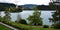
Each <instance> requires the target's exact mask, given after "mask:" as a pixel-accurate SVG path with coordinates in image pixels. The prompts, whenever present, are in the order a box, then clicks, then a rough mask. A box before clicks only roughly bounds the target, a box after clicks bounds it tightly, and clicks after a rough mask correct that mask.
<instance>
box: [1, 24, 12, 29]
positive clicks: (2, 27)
mask: <svg viewBox="0 0 60 30" xmlns="http://www.w3.org/2000/svg"><path fill="white" fill-rule="evenodd" d="M0 30H11V29H10V28H8V27H6V26H3V25H1V24H0Z"/></svg>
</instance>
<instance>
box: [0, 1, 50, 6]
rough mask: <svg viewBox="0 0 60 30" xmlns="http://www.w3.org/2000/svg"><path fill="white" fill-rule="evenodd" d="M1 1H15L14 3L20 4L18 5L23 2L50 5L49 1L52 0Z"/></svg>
mask: <svg viewBox="0 0 60 30" xmlns="http://www.w3.org/2000/svg"><path fill="white" fill-rule="evenodd" d="M0 2H8V3H14V4H18V5H23V4H38V5H41V4H45V5H48V2H50V0H0Z"/></svg>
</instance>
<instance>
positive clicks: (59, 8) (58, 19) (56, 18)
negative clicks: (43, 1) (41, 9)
mask: <svg viewBox="0 0 60 30" xmlns="http://www.w3.org/2000/svg"><path fill="white" fill-rule="evenodd" d="M53 4H54V3H53ZM53 4H52V5H51V6H50V7H53V8H54V9H55V10H56V11H55V12H53V14H52V17H53V18H49V19H50V21H52V22H53V23H54V24H53V26H54V28H59V29H60V24H59V23H60V5H53Z"/></svg>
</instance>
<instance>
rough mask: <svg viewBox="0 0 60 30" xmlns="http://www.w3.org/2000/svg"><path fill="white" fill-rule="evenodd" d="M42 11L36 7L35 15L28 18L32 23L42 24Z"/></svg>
mask: <svg viewBox="0 0 60 30" xmlns="http://www.w3.org/2000/svg"><path fill="white" fill-rule="evenodd" d="M40 15H41V12H39V10H38V9H37V7H35V10H34V13H33V15H30V16H29V17H28V18H27V20H28V21H30V24H33V25H34V24H36V25H38V24H41V25H42V18H41V17H40Z"/></svg>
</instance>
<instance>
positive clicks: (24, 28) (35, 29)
mask: <svg viewBox="0 0 60 30" xmlns="http://www.w3.org/2000/svg"><path fill="white" fill-rule="evenodd" d="M2 22H3V23H5V24H7V25H10V26H13V27H15V28H19V29H20V30H55V29H53V28H42V27H41V26H29V25H24V24H20V23H16V22H11V21H8V20H6V21H5V20H3V21H2Z"/></svg>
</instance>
